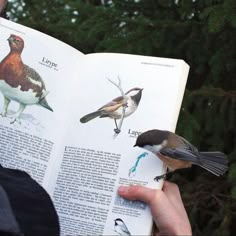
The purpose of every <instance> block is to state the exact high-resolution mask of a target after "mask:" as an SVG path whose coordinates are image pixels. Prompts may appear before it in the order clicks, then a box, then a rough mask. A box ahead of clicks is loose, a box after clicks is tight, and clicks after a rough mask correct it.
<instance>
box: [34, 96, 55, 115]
mask: <svg viewBox="0 0 236 236" xmlns="http://www.w3.org/2000/svg"><path fill="white" fill-rule="evenodd" d="M38 104H39V105H41V106H42V107H44V108H46V109H48V110H49V111H53V109H52V108H51V107H50V106H49V105H48V102H47V100H46V99H45V96H44V97H43V98H42V99H41V100H40V101H39V103H38Z"/></svg>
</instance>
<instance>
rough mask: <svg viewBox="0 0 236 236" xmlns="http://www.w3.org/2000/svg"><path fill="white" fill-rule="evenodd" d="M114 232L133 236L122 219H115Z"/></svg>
mask: <svg viewBox="0 0 236 236" xmlns="http://www.w3.org/2000/svg"><path fill="white" fill-rule="evenodd" d="M114 230H115V231H116V232H117V233H118V234H119V235H131V234H130V232H129V230H128V228H127V226H126V225H125V223H124V221H123V220H122V219H120V218H117V219H115V225H114Z"/></svg>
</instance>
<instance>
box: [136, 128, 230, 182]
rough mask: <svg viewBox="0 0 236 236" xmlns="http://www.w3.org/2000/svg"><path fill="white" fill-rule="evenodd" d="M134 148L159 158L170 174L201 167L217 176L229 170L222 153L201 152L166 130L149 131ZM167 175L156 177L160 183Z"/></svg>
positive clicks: (138, 140)
mask: <svg viewBox="0 0 236 236" xmlns="http://www.w3.org/2000/svg"><path fill="white" fill-rule="evenodd" d="M134 146H138V147H142V148H144V149H146V150H148V151H151V152H152V153H154V154H155V155H156V156H158V157H159V158H160V159H161V160H162V161H163V162H164V163H165V165H166V166H167V168H168V170H169V172H173V171H175V170H177V169H182V168H189V167H191V166H192V165H197V166H200V167H202V168H204V169H206V170H208V171H209V172H211V173H213V174H214V175H216V176H220V175H223V174H224V173H225V172H226V171H227V170H228V159H227V157H226V155H225V154H224V153H222V152H217V151H216V152H199V151H198V149H197V148H196V147H195V146H193V145H192V144H191V143H189V142H188V141H187V140H186V139H184V138H183V137H181V136H179V135H176V134H174V133H172V132H170V131H165V130H157V129H153V130H149V131H146V132H144V133H142V134H141V135H139V136H138V138H137V140H136V144H135V145H134ZM166 175H167V173H166V174H164V175H161V176H157V177H155V180H156V181H158V180H159V179H161V178H164V177H166Z"/></svg>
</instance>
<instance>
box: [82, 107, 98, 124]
mask: <svg viewBox="0 0 236 236" xmlns="http://www.w3.org/2000/svg"><path fill="white" fill-rule="evenodd" d="M101 114H102V112H101V111H100V110H98V111H95V112H92V113H89V114H87V115H85V116H83V117H82V118H81V119H80V122H81V123H86V122H88V121H90V120H92V119H94V118H96V117H98V116H100V115H101Z"/></svg>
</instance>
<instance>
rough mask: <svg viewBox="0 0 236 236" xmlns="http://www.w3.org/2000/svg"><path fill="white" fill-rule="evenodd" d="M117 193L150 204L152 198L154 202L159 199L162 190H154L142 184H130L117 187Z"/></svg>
mask: <svg viewBox="0 0 236 236" xmlns="http://www.w3.org/2000/svg"><path fill="white" fill-rule="evenodd" d="M118 194H119V195H120V196H121V197H123V198H126V199H128V200H139V201H143V202H146V203H147V204H149V205H152V202H153V201H154V199H155V201H156V203H157V201H161V198H162V195H163V192H162V191H161V190H156V189H155V190H154V189H151V188H147V187H144V186H139V185H132V186H120V187H119V188H118Z"/></svg>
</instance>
